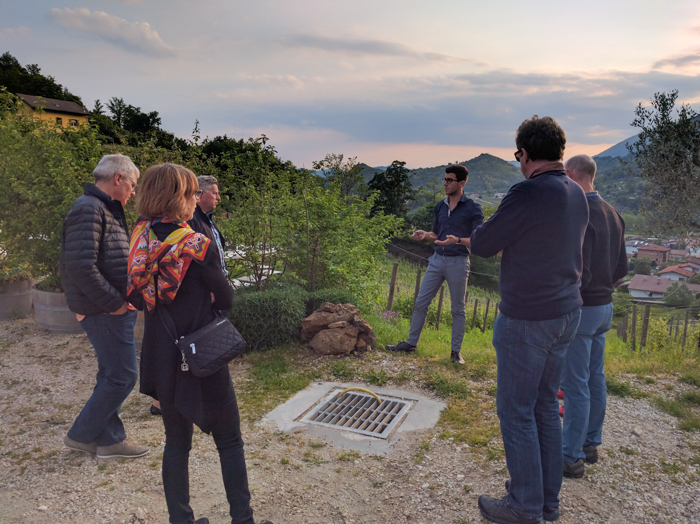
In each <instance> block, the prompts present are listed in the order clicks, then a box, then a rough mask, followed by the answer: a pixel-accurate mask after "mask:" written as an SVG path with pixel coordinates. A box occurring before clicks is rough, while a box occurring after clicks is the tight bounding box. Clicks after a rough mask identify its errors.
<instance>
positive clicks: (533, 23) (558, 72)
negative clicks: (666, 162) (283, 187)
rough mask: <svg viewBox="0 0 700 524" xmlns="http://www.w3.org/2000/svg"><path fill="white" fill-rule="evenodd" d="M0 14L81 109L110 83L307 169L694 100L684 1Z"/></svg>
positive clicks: (268, 4)
mask: <svg viewBox="0 0 700 524" xmlns="http://www.w3.org/2000/svg"><path fill="white" fill-rule="evenodd" d="M584 5H585V7H583V6H584ZM0 15H1V16H0V53H1V52H4V51H9V52H10V53H11V54H12V55H14V56H15V57H16V58H17V59H18V60H19V61H20V63H22V64H23V65H26V64H30V63H36V64H39V66H40V67H41V69H42V72H43V73H44V74H50V75H52V76H54V77H55V78H56V80H57V81H58V82H60V83H62V84H63V85H64V86H66V87H68V89H69V90H70V91H72V92H73V93H75V94H77V95H79V96H81V97H82V99H83V101H84V102H85V103H86V105H87V106H88V108H92V107H93V104H94V101H95V99H100V100H102V102H103V103H104V102H105V101H106V100H108V99H109V98H111V97H115V96H116V97H122V98H124V100H125V101H126V102H127V103H129V104H132V105H135V106H139V107H141V109H142V110H144V111H154V110H155V111H158V112H159V113H160V115H161V118H162V122H163V127H164V128H165V129H167V130H169V131H172V132H174V133H175V134H177V135H178V136H181V137H188V136H189V135H190V133H191V130H192V128H193V126H194V122H195V120H199V122H200V128H201V130H202V133H203V135H208V136H209V137H214V136H216V135H223V134H227V135H228V136H230V137H236V138H247V137H251V136H259V135H260V134H261V133H264V134H265V135H267V136H268V137H269V138H270V140H271V143H272V144H273V145H274V146H275V147H276V148H277V150H278V152H279V153H280V155H281V156H282V157H283V158H284V159H289V160H292V161H293V162H294V163H295V164H297V165H299V166H302V165H305V166H306V167H310V166H311V162H313V161H314V160H318V159H321V158H323V157H324V156H325V155H326V154H327V153H342V154H344V155H346V156H357V157H358V160H359V161H362V162H366V163H368V164H370V165H387V164H389V163H391V162H392V161H393V160H403V161H406V162H407V164H408V166H409V167H427V166H434V165H439V164H445V163H447V162H454V161H463V160H467V159H470V158H472V157H474V156H477V155H478V154H480V153H482V152H487V153H491V154H494V155H497V156H500V157H502V158H504V159H507V160H511V159H512V152H513V151H514V150H515V148H514V140H513V138H514V130H515V129H516V128H517V126H518V125H519V124H520V122H522V120H524V119H525V118H528V117H530V116H532V115H533V114H539V115H550V116H553V117H554V118H556V119H557V120H558V121H559V123H560V124H561V125H562V127H563V128H564V130H565V131H566V133H567V138H568V147H567V156H570V155H572V154H576V153H580V152H586V153H590V154H596V153H599V152H601V151H602V150H604V149H606V148H607V147H608V146H610V145H613V144H615V143H617V142H619V141H620V140H623V139H625V138H627V137H629V136H631V135H633V134H635V133H636V131H635V130H634V128H632V127H630V122H631V121H632V119H633V116H634V109H635V107H636V106H637V104H638V103H640V102H648V100H649V99H650V98H651V97H652V96H653V94H654V93H655V92H657V91H668V90H671V89H678V90H679V92H680V96H679V98H680V99H681V100H682V101H683V102H686V103H689V104H691V105H692V106H693V107H694V108H695V109H696V110H698V111H699V112H700V2H698V1H697V0H664V1H661V0H615V1H612V2H611V1H609V0H606V1H602V0H588V1H587V2H585V3H583V2H562V1H561V0H530V1H529V2H523V1H522V0H491V1H489V2H485V1H483V0H479V1H477V0H433V1H432V2H427V1H425V0H352V1H351V0H198V1H197V2H193V1H191V0H82V1H77V2H76V1H72V0H63V1H62V0H28V1H27V0H25V1H20V0H0Z"/></svg>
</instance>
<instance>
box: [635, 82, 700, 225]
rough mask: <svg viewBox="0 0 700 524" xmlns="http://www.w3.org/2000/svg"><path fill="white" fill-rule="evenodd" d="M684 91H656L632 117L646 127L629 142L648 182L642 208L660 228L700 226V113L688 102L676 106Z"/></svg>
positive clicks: (649, 221)
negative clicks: (646, 103)
mask: <svg viewBox="0 0 700 524" xmlns="http://www.w3.org/2000/svg"><path fill="white" fill-rule="evenodd" d="M677 98H678V91H676V90H673V91H671V92H670V93H656V94H654V98H653V99H652V100H651V107H644V106H643V105H642V104H639V106H638V107H637V109H636V110H635V115H636V118H635V119H634V121H633V122H632V125H633V126H634V127H637V128H639V129H640V132H639V137H638V139H637V141H636V142H635V143H634V144H632V145H631V146H628V149H629V150H630V152H631V153H632V154H633V155H635V157H636V161H637V165H638V166H639V169H640V176H641V177H642V178H644V179H645V180H647V181H648V183H647V185H646V189H645V200H644V203H643V205H642V212H643V213H644V215H645V217H646V219H647V225H648V226H651V228H652V230H654V231H655V232H662V231H667V230H669V229H674V230H675V231H677V232H678V233H681V234H685V233H688V232H690V231H693V230H698V229H700V200H698V195H700V116H698V114H697V113H695V111H693V109H692V108H691V107H690V106H688V105H685V104H684V105H681V107H680V108H679V109H676V110H675V111H674V106H675V103H676V99H677Z"/></svg>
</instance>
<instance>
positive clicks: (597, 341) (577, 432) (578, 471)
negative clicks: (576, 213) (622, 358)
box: [561, 155, 627, 478]
mask: <svg viewBox="0 0 700 524" xmlns="http://www.w3.org/2000/svg"><path fill="white" fill-rule="evenodd" d="M565 168H566V174H567V175H568V176H569V178H571V179H572V180H573V181H574V182H576V183H577V184H578V185H580V186H581V189H583V190H584V191H585V192H586V200H587V201H588V210H589V218H588V226H587V228H586V236H585V237H584V241H583V276H582V277H581V298H582V299H583V307H582V308H581V322H580V324H579V326H578V329H577V330H576V338H575V339H574V340H573V342H571V344H570V345H569V350H568V351H567V354H566V360H565V363H564V374H563V376H562V383H561V389H562V391H564V408H565V409H564V431H563V452H564V465H563V468H564V471H563V473H564V476H565V477H569V478H581V477H582V476H583V472H584V461H585V462H588V463H590V464H593V463H595V462H596V461H597V460H598V450H597V447H598V446H599V445H600V444H601V435H602V430H603V419H604V418H605V404H606V399H607V392H606V386H605V371H604V370H603V363H604V360H605V334H606V333H607V331H608V330H609V329H610V326H611V323H612V315H613V304H612V294H613V291H614V286H615V283H616V282H617V281H618V280H620V279H621V278H622V277H624V276H625V275H626V274H627V252H626V250H625V223H624V222H623V220H622V217H620V214H619V213H618V212H617V211H615V209H614V208H613V207H612V206H611V205H610V204H608V203H607V202H606V201H605V200H603V199H602V198H601V197H600V195H599V194H598V192H597V191H595V190H594V188H593V180H594V178H595V172H596V163H595V161H594V160H593V159H592V158H591V157H589V156H588V155H576V156H574V157H571V158H570V159H569V160H567V162H566V164H565Z"/></svg>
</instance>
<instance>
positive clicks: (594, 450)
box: [583, 445, 598, 464]
mask: <svg viewBox="0 0 700 524" xmlns="http://www.w3.org/2000/svg"><path fill="white" fill-rule="evenodd" d="M583 452H584V453H585V454H586V462H588V463H589V464H595V463H596V462H598V447H597V446H593V445H591V446H583Z"/></svg>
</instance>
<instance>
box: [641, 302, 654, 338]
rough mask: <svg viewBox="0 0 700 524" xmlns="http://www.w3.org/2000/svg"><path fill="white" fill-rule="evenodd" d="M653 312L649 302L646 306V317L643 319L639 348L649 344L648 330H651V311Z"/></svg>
mask: <svg viewBox="0 0 700 524" xmlns="http://www.w3.org/2000/svg"><path fill="white" fill-rule="evenodd" d="M650 312H651V306H650V305H649V304H647V305H646V306H644V319H643V320H642V340H640V342H639V349H641V348H644V347H646V345H647V332H648V331H649V313H650Z"/></svg>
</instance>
